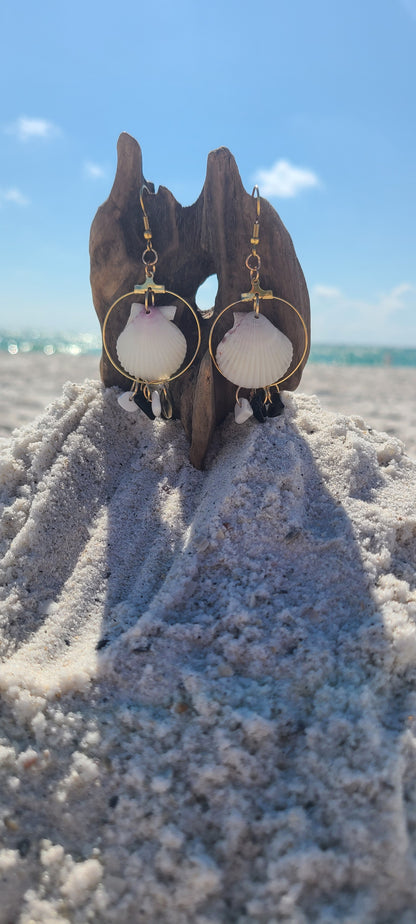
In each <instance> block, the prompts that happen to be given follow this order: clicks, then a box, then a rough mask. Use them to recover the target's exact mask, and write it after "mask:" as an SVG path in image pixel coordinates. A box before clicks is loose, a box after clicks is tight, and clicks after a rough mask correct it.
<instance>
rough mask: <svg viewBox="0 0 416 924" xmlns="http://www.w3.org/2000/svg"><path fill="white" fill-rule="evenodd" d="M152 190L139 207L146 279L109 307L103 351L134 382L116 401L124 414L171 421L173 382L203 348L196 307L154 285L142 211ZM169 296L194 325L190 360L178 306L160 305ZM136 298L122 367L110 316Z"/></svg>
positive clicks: (123, 340)
mask: <svg viewBox="0 0 416 924" xmlns="http://www.w3.org/2000/svg"><path fill="white" fill-rule="evenodd" d="M145 192H147V193H148V194H149V195H150V193H149V190H148V188H147V186H142V188H141V190H140V205H141V209H142V213H143V223H144V235H143V236H144V240H145V242H146V247H145V250H144V251H143V254H142V262H143V264H144V268H145V280H144V282H143V283H140V284H138V285H135V286H134V289H133V291H131V292H125V293H124V294H123V295H120V297H119V298H117V299H116V300H115V301H114V302H113V304H112V305H110V307H109V309H108V311H107V314H106V316H105V318H104V323H103V346H104V350H105V353H106V355H107V357H108V359H109V361H110V363H111V365H112V366H113V367H114V369H116V370H117V372H119V373H120V374H121V375H123V376H124V377H125V378H126V379H129V380H130V381H131V382H132V386H131V389H130V391H129V392H125V393H124V394H122V395H120V397H119V398H118V402H119V404H120V405H121V407H123V408H124V410H126V411H138V409H139V407H140V408H141V409H142V410H143V411H144V412H145V414H147V416H148V417H150V419H151V420H154V418H155V417H160V416H163V417H165V418H170V417H172V413H173V410H172V402H171V399H170V396H169V389H168V385H169V383H170V382H173V381H174V379H177V378H179V377H180V376H181V375H184V373H185V372H187V370H188V369H189V368H190V366H191V365H192V363H193V362H194V360H195V358H196V355H197V353H198V350H199V347H200V344H201V328H200V324H199V320H198V316H197V314H196V311H195V310H194V308H192V305H190V304H189V302H187V301H186V299H185V298H182V296H181V295H177V293H176V292H171V291H170V290H169V289H166V288H165V286H164V285H161V284H159V283H155V281H154V274H155V269H156V263H157V261H158V254H157V251H156V250H155V249H154V247H153V243H152V232H151V230H150V225H149V218H148V215H147V213H146V209H145V207H144V201H143V195H144V193H145ZM166 295H171V296H172V297H173V298H174V299H175V300H177V301H179V302H181V303H182V304H183V305H185V307H186V308H187V309H188V310H189V311H190V312H191V314H192V316H193V319H194V321H195V324H196V347H195V349H194V351H193V353H192V355H191V358H190V359H189V361H188V362H186V358H187V355H188V353H189V348H188V344H187V341H186V338H185V336H184V334H183V333H182V331H181V330H180V328H179V327H178V326H177V325H176V324H175V323H174V318H175V314H176V310H177V307H178V306H177V305H166V304H162V305H159V306H158V305H157V303H156V302H157V300H158V298H159V296H166ZM132 297H135V301H133V302H132V303H131V305H130V315H129V318H128V320H127V324H126V325H125V327H124V328H123V330H122V331H121V332H120V334H119V336H118V338H117V341H116V353H117V359H118V363H117V362H115V360H114V358H113V357H112V356H111V353H110V350H109V347H108V343H107V327H108V322H109V319H110V316H111V314H112V312H113V311H114V310H115V309H117V308H120V307H122V305H123V303H124V302H125V300H126V299H130V298H132Z"/></svg>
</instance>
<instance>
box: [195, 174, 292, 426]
mask: <svg viewBox="0 0 416 924" xmlns="http://www.w3.org/2000/svg"><path fill="white" fill-rule="evenodd" d="M252 196H253V198H254V199H256V219H255V222H254V228H253V234H252V237H251V241H250V243H251V245H252V250H251V253H250V254H249V255H248V257H247V259H246V261H245V263H246V267H247V269H248V270H249V273H250V282H251V289H250V291H249V292H244V293H243V294H242V295H241V298H240V299H238V300H237V301H235V302H232V304H230V305H227V307H226V308H223V309H222V311H220V313H219V315H218V316H217V317H216V319H215V321H214V323H213V324H212V326H211V330H210V334H209V341H208V348H209V352H210V356H211V359H212V362H213V363H214V366H215V368H216V369H217V370H218V372H220V373H221V375H223V376H224V378H226V379H227V380H228V381H229V382H232V384H233V385H236V386H237V391H236V404H235V408H234V414H235V420H236V422H237V423H244V421H245V420H247V419H248V418H249V417H251V416H252V415H253V414H254V416H255V417H256V418H257V420H259V421H260V422H264V420H265V419H266V417H276V416H277V415H278V414H280V413H281V412H282V410H283V404H282V401H281V398H280V394H279V390H280V388H279V386H280V385H282V384H283V382H286V381H287V379H289V378H290V376H291V375H293V373H294V372H296V371H297V370H298V369H299V366H301V364H302V362H303V360H304V358H305V356H306V353H307V350H308V331H307V328H306V324H305V322H304V320H303V318H302V316H301V314H300V312H299V311H298V309H297V308H295V306H294V305H292V304H291V303H290V302H288V301H287V300H286V299H284V298H280V297H278V296H276V295H274V294H273V292H272V290H271V289H269V290H266V289H262V288H261V286H260V267H261V259H260V256H259V254H258V253H257V247H258V244H259V228H260V193H259V188H258V186H255V187H254V189H253V193H252ZM265 300H267V301H271V300H274V301H275V302H280V303H282V304H283V305H285V306H287V307H288V308H290V309H291V310H292V311H294V312H295V314H296V315H297V317H298V319H299V321H300V323H301V325H302V329H303V335H304V347H303V351H302V355H301V357H300V359H299V361H298V362H297V363H296V365H295V366H293V368H291V367H292V365H293V345H292V342H291V341H290V340H289V338H288V337H287V336H286V335H285V334H284V333H283V332H282V331H281V330H279V328H278V327H276V325H275V324H273V323H272V322H271V321H270V320H269V319H268V318H267V317H266V316H265V315H264V314H262V312H261V307H262V302H263V301H265ZM250 302H251V303H252V311H244V308H245V307H246V306H247V304H248V303H250ZM239 305H241V306H243V310H242V311H234V312H233V313H234V325H233V327H231V328H230V329H229V330H227V331H226V333H225V334H224V336H223V337H222V339H221V340H220V342H219V343H218V345H217V347H216V348H215V354H214V347H213V335H214V331H215V328H216V325H217V324H218V322H219V321H220V319H221V318H223V317H224V315H225V314H226V312H227V311H231V310H232V309H235V308H237V306H239ZM288 370H289V371H288ZM240 389H246V390H247V391H248V397H240ZM272 389H274V392H272Z"/></svg>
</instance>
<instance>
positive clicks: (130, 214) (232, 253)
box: [90, 133, 310, 468]
mask: <svg viewBox="0 0 416 924" xmlns="http://www.w3.org/2000/svg"><path fill="white" fill-rule="evenodd" d="M117 150H118V164H117V172H116V176H115V180H114V184H113V188H112V190H111V192H110V195H109V198H108V199H107V201H106V202H105V203H104V204H103V205H102V206H100V208H99V209H98V211H97V214H96V216H95V218H94V221H93V224H92V227H91V236H90V259H91V277H90V278H91V288H92V294H93V301H94V306H95V310H96V312H97V315H98V318H99V321H100V324H101V327H102V325H103V322H104V318H105V315H106V313H107V311H108V308H109V307H110V305H112V303H113V302H114V301H115V299H117V298H119V297H120V296H121V295H122V294H123V293H126V292H130V291H132V290H133V288H134V285H136V284H139V283H142V282H143V281H144V276H145V272H144V266H143V263H142V259H141V256H142V253H143V250H144V241H143V219H142V212H141V207H140V189H141V187H142V185H143V183H146V185H147V186H148V188H149V190H150V191H151V192H153V191H154V188H153V185H152V184H151V183H148V182H147V181H146V180H145V179H144V177H143V169H142V154H141V150H140V146H139V145H138V143H137V141H135V139H134V138H132V137H131V136H130V135H128V134H126V133H123V134H122V135H120V138H119V141H118V146H117ZM260 192H261V190H260ZM145 204H146V211H147V213H148V216H149V221H150V227H151V229H152V233H153V246H154V247H155V249H156V250H157V253H158V257H159V259H158V263H157V267H156V272H155V282H161V283H163V284H164V285H165V287H166V289H168V290H170V291H172V292H176V293H177V294H178V295H180V296H182V297H183V298H184V299H186V301H188V302H189V303H190V304H191V305H192V306H193V307H196V302H195V296H196V293H197V291H198V288H199V287H200V285H201V284H202V283H203V282H204V281H205V279H207V278H208V276H211V275H212V274H215V273H216V275H217V277H218V292H217V296H216V301H215V310H214V317H213V318H211V319H210V320H208V319H204V318H203V317H201V333H202V342H201V347H200V350H199V353H198V356H197V358H196V360H195V362H194V363H193V365H192V366H191V368H190V369H189V371H188V372H186V373H185V374H184V375H183V376H181V377H180V378H179V379H177V380H176V381H174V382H172V384H171V386H170V391H171V397H172V401H173V410H174V416H175V417H177V418H180V419H181V421H182V424H183V426H184V429H185V431H186V433H187V436H188V438H189V441H190V444H191V446H190V461H191V462H192V464H193V465H194V466H195V467H196V468H202V466H203V461H204V457H205V454H206V451H207V449H208V446H209V443H210V440H211V437H212V434H213V431H214V429H215V427H216V425H217V424H218V423H220V422H221V421H222V420H223V419H224V417H225V416H226V414H227V413H228V412H229V411H231V410H232V409H233V407H234V403H235V390H236V389H235V386H234V385H231V384H230V383H229V382H227V381H226V379H224V378H223V376H221V375H220V374H219V373H218V372H217V370H216V369H215V368H214V366H213V364H212V362H211V359H210V356H209V352H208V337H209V330H210V326H211V324H212V323H213V320H214V318H215V317H216V316H217V315H218V314H219V313H220V311H221V310H222V308H225V307H226V305H229V304H231V303H232V302H235V301H238V299H239V298H240V297H241V293H243V292H247V291H248V290H249V289H250V279H249V272H248V270H247V267H246V265H245V259H246V257H247V256H248V254H249V253H250V249H251V247H250V238H251V235H252V231H253V224H254V219H255V214H256V206H255V202H254V200H253V197H252V196H251V195H250V194H249V193H247V192H246V191H245V189H244V188H243V185H242V182H241V179H240V175H239V172H238V168H237V165H236V163H235V160H234V158H233V156H232V155H231V153H230V152H229V151H228V150H227V148H219V149H218V150H216V151H213V152H211V154H209V157H208V163H207V173H206V179H205V183H204V186H203V189H202V192H201V194H200V196H199V198H198V199H197V201H196V202H195V203H194V204H193V205H191V206H187V207H182V206H181V205H180V204H179V203H178V202H177V201H176V199H175V198H174V196H173V195H172V193H171V192H169V190H168V189H166V188H165V187H163V186H161V187H159V189H158V191H157V193H156V194H154V195H146V199H145ZM258 252H259V255H260V257H261V270H260V283H261V285H262V287H263V288H264V289H272V290H273V292H274V295H275V296H279V297H280V298H284V299H286V300H287V301H289V302H290V303H291V304H292V305H295V307H296V308H297V309H298V311H299V313H300V314H301V316H302V318H303V320H304V322H305V324H306V327H307V330H308V340H309V330H310V316H309V297H308V291H307V288H306V283H305V279H304V276H303V273H302V269H301V267H300V264H299V261H298V259H297V257H296V253H295V250H294V247H293V243H292V240H291V238H290V236H289V234H288V232H287V230H286V228H285V227H284V225H283V223H282V221H281V220H280V218H279V216H278V214H277V212H276V211H275V210H274V208H273V207H272V206H271V205H270V203H269V202H267V200H265V199H263V198H262V200H261V215H260V245H259V247H258ZM130 301H132V299H131V300H130ZM170 301H172V299H170ZM180 304H181V303H180V302H179V303H178V305H179V306H180ZM263 305H264V308H263ZM263 310H264V313H265V314H266V315H268V316H269V317H270V319H271V320H273V322H274V323H275V324H276V325H277V326H278V327H279V328H280V329H281V330H282V331H283V332H284V333H285V334H286V335H287V336H288V337H289V338H290V339H291V341H292V343H293V347H294V360H293V362H292V367H293V368H294V366H295V365H296V364H297V362H298V361H299V359H300V356H301V355H302V352H303V348H304V334H303V329H302V325H301V323H300V321H299V319H298V318H297V317H296V315H295V313H294V312H293V311H291V310H290V309H288V308H285V307H284V306H282V304H281V303H280V302H270V303H267V302H264V303H262V311H263ZM128 311H129V306H127V304H126V305H125V307H124V303H123V310H121V309H120V310H119V311H118V310H117V311H116V310H115V311H113V312H112V314H111V316H110V320H109V323H108V328H107V341H108V346H109V349H110V352H111V355H112V356H113V357H114V358H116V352H115V342H116V339H117V337H118V335H119V333H120V330H121V329H122V327H123V326H124V325H125V323H126V321H127V316H128ZM231 314H232V312H231V311H230V312H227V313H226V316H227V315H231ZM177 315H178V319H177V323H178V324H179V326H180V328H181V330H182V331H183V333H184V334H185V336H186V337H187V339H188V340H190V344H191V349H192V342H194V341H195V322H194V320H193V318H192V316H191V313H190V312H189V310H187V309H186V308H185V307H184V306H182V309H181V310H180V311H179V312H178V313H177ZM231 322H232V317H230V318H229V319H228V323H227V322H226V321H225V319H224V325H223V329H222V331H221V330H219V331H218V334H219V336H220V337H221V336H222V333H223V332H224V331H225V329H226V328H227V327H229V326H230V324H231ZM221 325H222V321H221V322H219V323H218V325H217V327H218V328H221ZM216 333H217V331H216ZM306 360H307V354H306V355H305V357H304V360H303V362H302V365H301V366H300V368H299V369H298V370H297V371H296V372H295V373H294V374H293V375H291V376H290V378H289V379H288V380H287V381H286V382H285V384H284V386H283V387H284V388H285V389H286V390H290V391H293V390H294V389H295V388H297V386H298V384H299V382H300V379H301V375H302V369H303V367H304V365H305V363H306ZM100 370H101V377H102V380H103V382H104V384H105V385H108V386H110V385H119V386H121V387H123V388H124V389H129V388H130V384H131V383H130V382H129V380H128V379H126V378H125V377H124V376H121V375H120V374H119V373H118V372H117V371H116V370H115V369H114V368H113V366H112V365H111V363H109V361H108V358H107V356H106V355H105V353H104V351H103V356H102V359H101V367H100Z"/></svg>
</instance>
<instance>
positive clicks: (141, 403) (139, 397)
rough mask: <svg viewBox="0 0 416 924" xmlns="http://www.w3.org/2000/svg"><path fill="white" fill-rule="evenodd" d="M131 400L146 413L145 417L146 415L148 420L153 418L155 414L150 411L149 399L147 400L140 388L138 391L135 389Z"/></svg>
mask: <svg viewBox="0 0 416 924" xmlns="http://www.w3.org/2000/svg"><path fill="white" fill-rule="evenodd" d="M133 400H134V402H135V403H136V404H137V406H138V407H139V408H140V410H141V411H144V413H145V414H146V417H148V418H149V420H154V419H155V415H154V413H153V411H152V405H151V403H150V401H148V400H147V398H145V396H144V394H143V392H142V391H140V389H139V391H136V394H135V396H134V399H133Z"/></svg>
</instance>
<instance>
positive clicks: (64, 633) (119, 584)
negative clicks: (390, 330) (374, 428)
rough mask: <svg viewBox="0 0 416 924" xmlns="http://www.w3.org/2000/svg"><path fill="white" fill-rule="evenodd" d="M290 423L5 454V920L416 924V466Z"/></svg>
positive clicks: (68, 436)
mask: <svg viewBox="0 0 416 924" xmlns="http://www.w3.org/2000/svg"><path fill="white" fill-rule="evenodd" d="M285 401H286V404H287V407H286V412H285V416H284V418H279V419H277V420H274V421H269V422H267V423H266V424H265V425H263V426H261V425H259V424H257V423H256V422H254V421H249V422H248V423H247V424H246V425H245V426H243V427H240V428H238V427H237V426H236V425H235V424H234V422H233V421H232V419H230V420H229V421H227V423H226V424H225V426H223V427H222V429H221V430H220V432H219V433H218V435H217V438H216V443H215V446H214V447H213V450H212V452H211V456H210V459H209V466H208V469H207V471H206V472H203V473H201V472H196V471H195V470H193V469H192V468H191V467H190V466H189V463H188V461H187V445H186V440H185V437H184V434H183V431H182V428H181V426H180V425H179V424H176V423H163V422H156V423H155V424H152V423H151V422H150V421H148V420H147V419H146V418H145V417H144V416H143V415H141V414H138V415H124V414H123V413H121V412H120V410H119V408H118V406H117V404H116V394H115V390H113V389H111V390H107V391H103V390H101V388H100V387H99V386H98V385H97V384H96V383H90V384H88V385H85V386H67V387H66V388H65V391H64V396H63V397H62V399H60V400H58V401H56V402H55V403H54V404H53V405H52V406H51V408H50V410H49V412H48V413H47V414H46V415H45V416H44V417H43V419H42V420H40V421H39V422H38V423H36V424H34V425H33V426H32V427H28V428H27V429H26V430H22V431H20V432H18V433H17V434H16V436H15V438H14V439H13V440H12V441H10V443H9V444H8V445H7V447H6V448H5V449H4V451H3V464H2V469H1V474H0V484H1V487H2V503H3V504H4V514H3V519H2V537H1V542H2V553H3V556H4V558H3V579H2V586H3V598H4V601H3V604H2V614H3V631H2V647H3V666H2V667H1V668H0V688H1V690H2V700H3V706H2V719H1V732H0V734H1V738H0V772H1V781H0V793H1V801H2V809H1V818H2V821H1V839H2V845H3V847H2V849H1V850H0V877H1V901H0V921H1V922H2V924H32V922H33V924H36V922H39V924H52V922H54V924H57V922H58V924H68V921H69V922H71V924H86V922H88V921H91V922H94V924H136V922H145V924H149V922H150V924H153V922H155V924H156V922H158V924H159V922H161V924H165V922H166V924H191V922H192V924H194V922H195V924H208V922H210V924H213V922H238V924H249V922H256V924H257V922H258V924H280V922H290V924H304V922H308V924H309V922H316V924H321V922H325V924H330V922H331V924H334V922H343V924H373V922H377V924H392V922H395V924H396V922H397V924H412V922H414V921H415V920H416V912H415V908H416V868H415V866H416V864H415V847H416V843H415V832H416V799H415V791H416V790H415V777H416V737H415V735H416V718H415V717H416V692H415V680H416V669H415V668H416V629H415V621H416V588H415V555H416V510H415V489H416V465H415V464H414V463H413V462H412V461H411V459H410V458H409V457H407V456H406V454H405V453H404V451H403V445H402V444H401V443H400V442H398V441H397V440H396V439H395V438H393V437H388V436H386V435H382V434H379V433H377V432H370V431H369V430H368V429H367V428H366V426H365V424H364V423H363V420H362V419H361V418H360V417H358V416H355V417H353V418H347V417H344V416H342V415H337V416H334V415H332V414H330V413H325V412H324V411H322V410H321V409H320V407H319V404H318V402H317V401H316V400H314V399H313V398H307V397H305V396H302V395H295V396H292V395H286V396H285ZM132 417H133V419H132Z"/></svg>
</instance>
